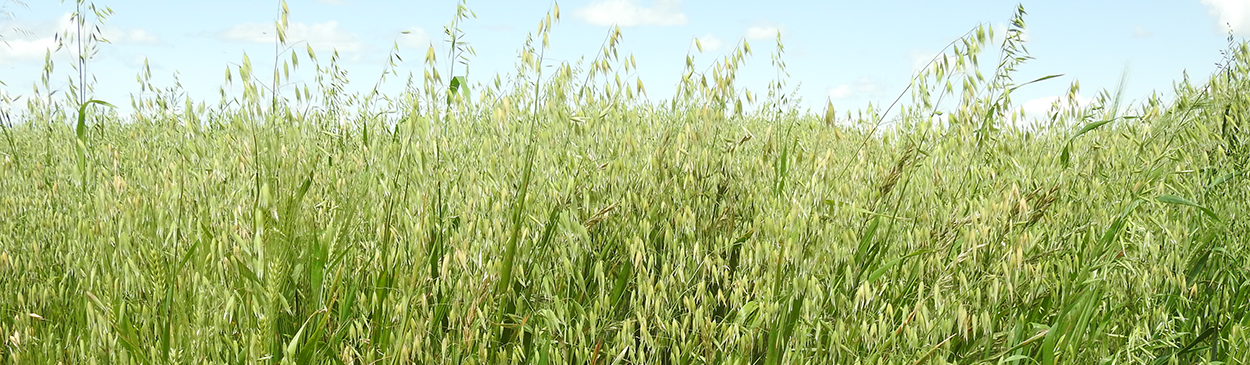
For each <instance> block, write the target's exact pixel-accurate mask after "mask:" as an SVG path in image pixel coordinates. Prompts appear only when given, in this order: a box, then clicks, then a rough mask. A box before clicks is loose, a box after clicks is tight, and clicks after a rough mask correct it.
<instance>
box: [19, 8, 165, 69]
mask: <svg viewBox="0 0 1250 365" xmlns="http://www.w3.org/2000/svg"><path fill="white" fill-rule="evenodd" d="M5 26H6V27H8V28H10V29H22V30H23V31H25V33H26V34H20V33H17V34H12V35H9V34H5V35H4V43H0V64H13V63H17V62H21V61H29V60H42V59H43V57H44V54H45V53H46V52H48V51H53V53H56V51H55V50H56V46H57V38H56V37H57V35H58V34H61V33H66V32H70V31H71V30H72V29H74V28H75V27H76V24H74V22H73V21H72V20H71V15H70V14H69V13H64V14H61V16H59V17H57V18H56V19H51V20H47V21H42V22H22V21H16V22H12V23H8V24H5ZM88 26H91V25H88ZM70 33H72V32H70ZM100 35H102V36H103V37H104V39H108V40H109V42H111V43H113V44H158V43H160V38H159V37H157V36H156V35H155V34H152V33H151V32H148V31H147V30H144V29H138V28H119V27H115V26H111V25H107V24H105V26H103V27H101V28H100ZM65 41H66V42H67V43H69V44H67V45H72V42H73V41H72V39H66V40H65ZM70 48H73V47H70ZM64 51H65V50H62V52H64Z"/></svg>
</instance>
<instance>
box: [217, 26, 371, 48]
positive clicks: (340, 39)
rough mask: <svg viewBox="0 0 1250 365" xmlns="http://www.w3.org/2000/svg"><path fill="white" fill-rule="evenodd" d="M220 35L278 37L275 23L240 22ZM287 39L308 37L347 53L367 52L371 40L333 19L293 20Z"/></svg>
mask: <svg viewBox="0 0 1250 365" xmlns="http://www.w3.org/2000/svg"><path fill="white" fill-rule="evenodd" d="M217 37H218V38H221V39H225V40H229V41H236V42H247V43H261V44H273V43H274V42H276V41H277V38H276V37H274V27H273V25H272V24H260V23H244V24H239V25H236V26H233V27H230V28H229V29H226V30H223V31H221V32H218V33H217ZM286 41H287V43H288V44H291V43H296V42H301V41H304V42H308V45H309V46H312V48H314V49H318V50H338V51H339V52H343V53H356V52H363V51H366V50H368V49H369V46H368V44H365V43H364V42H363V41H361V40H360V37H358V36H356V34H355V33H350V32H348V31H346V30H344V29H343V28H342V27H339V23H338V22H337V21H333V20H331V21H328V22H324V23H312V24H308V23H299V22H292V23H291V24H290V26H289V27H287V29H286Z"/></svg>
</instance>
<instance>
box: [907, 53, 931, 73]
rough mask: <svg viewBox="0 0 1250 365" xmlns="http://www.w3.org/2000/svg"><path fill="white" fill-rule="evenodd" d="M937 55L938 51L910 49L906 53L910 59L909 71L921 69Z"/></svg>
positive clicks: (913, 71)
mask: <svg viewBox="0 0 1250 365" xmlns="http://www.w3.org/2000/svg"><path fill="white" fill-rule="evenodd" d="M937 56H938V53H937V52H933V51H920V50H912V51H911V52H910V53H908V54H907V58H908V59H910V60H911V72H912V73H915V72H918V71H920V70H923V69H924V68H925V67H926V66H929V62H932V61H933V58H934V57H937Z"/></svg>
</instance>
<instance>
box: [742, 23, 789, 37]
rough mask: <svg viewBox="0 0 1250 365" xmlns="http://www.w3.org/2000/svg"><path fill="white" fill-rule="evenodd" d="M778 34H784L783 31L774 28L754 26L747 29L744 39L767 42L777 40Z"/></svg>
mask: <svg viewBox="0 0 1250 365" xmlns="http://www.w3.org/2000/svg"><path fill="white" fill-rule="evenodd" d="M778 34H785V31H783V30H782V29H781V28H780V27H776V26H771V25H756V26H752V27H750V28H747V32H746V38H747V39H749V40H769V39H777V35H778Z"/></svg>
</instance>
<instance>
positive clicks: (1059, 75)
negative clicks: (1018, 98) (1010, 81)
mask: <svg viewBox="0 0 1250 365" xmlns="http://www.w3.org/2000/svg"><path fill="white" fill-rule="evenodd" d="M1056 77H1063V74H1054V75H1046V76H1042V77H1039V78H1037V79H1035V80H1033V81H1029V82H1026V83H1023V84H1020V85H1016V86H1013V87H1011V88H1010V89H1009V90H1010V91H1016V89H1019V88H1021V87H1024V86H1025V85H1028V84H1033V83H1038V82H1042V81H1046V80H1050V79H1053V78H1056Z"/></svg>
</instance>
